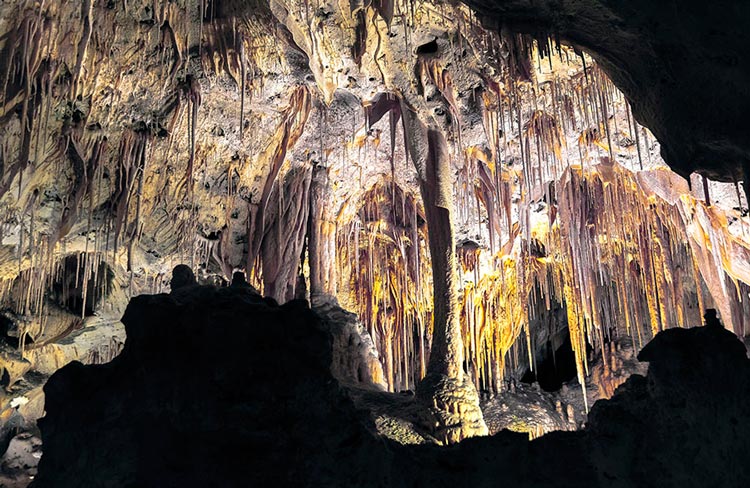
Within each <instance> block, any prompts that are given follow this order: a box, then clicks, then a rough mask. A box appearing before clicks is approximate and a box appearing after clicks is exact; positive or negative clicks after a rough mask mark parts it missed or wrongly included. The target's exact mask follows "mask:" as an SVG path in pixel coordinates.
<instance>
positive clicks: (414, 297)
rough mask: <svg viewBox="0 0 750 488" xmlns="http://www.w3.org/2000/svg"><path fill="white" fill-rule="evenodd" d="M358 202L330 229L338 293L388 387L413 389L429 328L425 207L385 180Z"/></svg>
mask: <svg viewBox="0 0 750 488" xmlns="http://www.w3.org/2000/svg"><path fill="white" fill-rule="evenodd" d="M362 202H363V204H362V206H361V208H360V210H359V212H358V213H357V215H356V216H355V218H354V219H353V220H352V222H351V223H349V224H348V225H345V226H342V227H340V228H339V230H338V234H337V243H338V244H337V248H338V252H337V254H336V258H337V263H336V264H337V269H338V273H337V274H338V276H339V279H340V280H342V282H341V283H340V284H339V300H340V301H341V303H342V304H346V305H347V306H348V307H349V308H352V309H353V310H354V311H356V312H357V313H358V315H359V316H360V318H361V320H362V321H363V323H364V325H365V326H366V328H367V330H368V332H369V333H370V335H371V336H372V338H373V342H374V344H375V347H376V348H377V350H378V352H379V354H380V358H381V361H382V362H383V366H384V373H385V377H386V378H385V379H386V382H387V384H388V387H389V388H390V389H391V390H394V391H400V390H406V389H413V388H414V387H415V386H416V383H417V381H419V380H420V379H421V378H422V377H423V376H424V374H425V368H426V365H427V358H428V356H429V350H428V347H429V336H430V333H431V328H432V286H431V272H430V268H429V256H428V254H427V245H426V242H427V241H426V239H427V235H426V228H425V227H426V226H425V225H424V213H423V210H422V209H421V204H420V203H419V202H418V200H417V199H415V197H414V195H410V194H408V193H406V192H404V191H403V190H402V189H401V188H400V187H399V186H398V185H397V184H395V183H394V182H393V181H392V180H390V179H384V180H383V181H381V182H380V183H378V184H376V185H375V186H374V187H372V188H371V189H370V190H369V191H367V192H365V194H364V195H363V198H362ZM346 276H348V277H349V280H348V282H347V281H343V277H346Z"/></svg>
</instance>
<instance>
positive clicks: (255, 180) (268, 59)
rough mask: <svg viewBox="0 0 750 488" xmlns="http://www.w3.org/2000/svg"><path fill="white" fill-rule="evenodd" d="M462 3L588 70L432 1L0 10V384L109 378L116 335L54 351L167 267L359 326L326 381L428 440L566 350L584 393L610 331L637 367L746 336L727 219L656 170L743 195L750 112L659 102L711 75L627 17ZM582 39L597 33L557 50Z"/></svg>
mask: <svg viewBox="0 0 750 488" xmlns="http://www.w3.org/2000/svg"><path fill="white" fill-rule="evenodd" d="M470 3H471V2H470ZM477 5H478V6H479V8H480V9H483V12H484V14H485V19H484V20H485V21H488V22H489V21H490V20H491V19H490V18H491V17H492V16H493V15H500V14H502V15H503V16H504V18H505V19H506V21H507V22H508V23H509V24H510V25H511V26H514V27H518V28H519V29H521V30H524V29H526V28H527V27H528V28H529V29H531V30H532V31H533V32H534V33H537V32H539V31H540V30H542V31H546V30H549V32H550V33H551V34H553V35H554V34H556V33H559V34H560V35H561V38H562V39H563V40H567V41H569V42H570V43H573V44H574V45H576V46H582V47H584V48H586V50H587V52H589V53H591V55H592V56H593V58H594V59H593V60H592V58H589V57H588V56H587V57H585V58H583V57H579V56H578V55H577V54H576V52H574V51H573V50H572V49H569V48H568V47H565V46H558V45H557V43H555V42H549V41H548V40H547V38H546V37H544V36H542V37H541V38H540V40H538V41H536V44H535V43H534V42H532V40H531V39H530V38H529V37H528V36H522V35H516V34H510V33H508V32H503V33H502V34H499V33H498V32H496V31H493V30H491V29H485V28H483V27H482V26H481V25H480V22H479V20H478V19H477V16H476V15H474V14H473V13H472V12H471V11H470V10H469V9H468V8H466V7H465V6H461V5H446V4H437V3H431V2H395V3H388V2H386V3H382V4H358V3H357V2H355V3H352V4H340V3H331V4H316V5H313V4H309V3H306V2H298V1H296V0H289V1H277V0H273V1H270V2H257V3H254V2H246V1H240V0H221V1H219V0H205V1H204V0H201V1H199V2H193V1H187V0H178V1H174V2H153V1H151V0H148V1H146V0H133V1H128V2H109V3H107V2H97V1H86V2H82V3H81V4H77V3H76V2H64V3H62V2H51V3H49V2H43V3H34V2H29V1H26V0H15V1H12V2H6V3H3V5H2V6H0V18H2V19H3V21H2V23H0V34H3V35H2V37H0V81H1V82H2V89H1V90H0V134H2V144H0V162H1V163H2V175H1V177H0V217H1V219H0V221H1V222H2V226H1V227H0V237H1V238H2V239H1V240H0V280H2V282H1V283H0V298H1V299H2V304H3V308H4V309H6V311H5V315H6V316H7V317H8V318H9V320H11V322H13V324H14V326H13V328H12V329H13V330H12V334H11V336H10V337H11V338H17V339H18V342H19V345H18V347H19V349H21V350H22V352H9V353H8V354H4V353H2V354H3V355H2V356H0V357H2V358H3V359H2V361H3V363H2V364H0V370H4V371H6V373H7V376H8V378H9V379H8V381H9V382H16V381H17V380H18V379H19V376H20V375H21V372H22V371H23V370H24V369H25V368H26V367H27V366H28V367H29V368H31V369H34V370H37V371H42V372H45V373H51V372H52V371H53V370H54V369H56V368H57V367H59V366H61V365H62V364H63V363H65V362H67V361H69V360H70V359H72V357H71V356H70V354H73V356H75V354H79V355H80V357H79V359H85V360H90V361H91V362H100V361H104V359H102V358H107V359H108V358H109V355H110V354H114V353H116V350H117V347H115V346H116V345H117V344H120V343H121V342H122V341H121V339H122V338H121V335H120V334H119V333H118V332H112V333H109V332H108V333H102V334H101V341H102V345H101V347H102V348H103V349H101V350H102V351H104V352H102V353H101V354H99V352H97V351H99V350H100V349H99V346H96V345H91V344H89V345H87V346H86V347H83V348H81V349H76V348H70V347H69V348H62V349H60V348H59V347H58V345H57V343H58V342H60V340H61V338H63V337H65V336H66V335H69V334H81V332H80V331H79V329H81V328H83V330H84V331H87V329H89V328H94V327H99V325H97V324H101V323H107V324H112V323H113V322H116V321H117V320H119V318H120V315H121V313H122V311H123V310H124V307H125V305H126V304H127V301H128V298H129V297H132V296H136V295H138V294H141V293H155V292H159V291H166V290H167V287H168V280H169V271H170V270H171V268H172V267H173V266H174V265H176V264H178V263H187V264H189V265H190V266H191V267H193V268H194V269H195V270H196V273H197V274H198V276H199V279H200V280H201V281H202V282H204V283H205V282H211V283H220V282H221V281H222V280H229V279H230V277H231V275H232V272H233V271H234V270H235V269H242V270H245V271H246V272H247V274H248V279H249V281H250V282H251V283H252V284H253V285H255V286H256V287H258V288H259V289H260V290H261V291H262V292H263V293H264V294H265V295H268V296H271V297H273V298H274V299H276V300H277V301H279V302H285V301H287V300H290V299H293V298H307V297H309V298H310V299H311V302H312V303H313V305H314V306H315V305H316V300H317V299H319V298H321V297H335V298H337V299H338V301H339V303H340V304H341V305H342V306H343V308H345V309H347V310H350V311H352V312H354V313H356V314H357V315H358V316H359V318H360V321H361V323H362V324H363V326H364V328H365V329H366V330H367V333H368V334H369V336H370V338H369V339H368V338H367V337H360V336H361V334H360V333H359V331H358V332H357V334H353V333H352V334H349V332H351V330H354V329H357V327H354V328H351V330H350V329H346V330H347V331H349V332H346V333H343V334H342V335H341V336H340V337H339V339H340V340H344V338H347V337H350V338H354V339H352V340H353V341H354V342H357V344H359V345H361V346H362V347H361V348H359V346H357V347H358V348H359V349H358V350H357V353H356V354H352V355H351V356H346V355H343V356H342V357H345V358H346V359H344V360H342V363H341V370H340V371H338V373H339V374H341V375H344V376H346V377H347V378H349V379H353V378H355V377H356V379H357V380H358V381H362V382H363V383H370V384H376V385H380V386H383V387H385V388H386V389H388V390H390V391H401V390H414V391H416V392H417V393H418V396H419V397H420V399H422V400H424V405H425V410H426V412H427V417H426V419H425V424H426V425H427V426H428V427H429V428H431V429H432V428H435V429H437V430H436V435H437V436H438V437H440V438H441V439H444V440H446V441H454V440H457V439H460V438H462V437H465V436H469V435H473V434H476V433H482V432H484V428H483V426H482V425H483V424H482V419H481V414H480V412H479V410H478V409H479V407H478V405H479V401H478V395H477V393H476V391H475V390H478V391H480V392H484V393H486V394H496V393H498V392H500V391H503V390H504V389H505V388H506V387H507V385H508V383H509V382H510V381H511V380H513V379H516V378H519V377H521V376H523V375H524V374H525V373H528V371H529V370H530V369H532V370H533V369H534V367H535V362H536V361H537V356H538V355H539V353H540V351H541V350H542V349H543V348H544V347H547V344H548V343H549V345H550V346H549V347H553V348H559V347H560V346H561V341H560V337H562V336H564V335H566V334H567V335H568V336H569V337H570V339H571V347H572V349H573V352H574V357H575V362H576V367H577V374H578V379H579V381H580V382H581V383H583V380H584V378H585V377H586V376H587V375H589V374H590V371H589V370H588V366H589V363H590V360H592V359H594V358H596V359H599V360H601V364H603V365H605V366H604V370H603V371H602V372H601V373H597V376H596V378H597V380H596V381H597V382H598V383H600V384H599V386H600V387H601V389H602V390H603V391H608V392H609V393H611V391H612V388H613V384H612V383H611V372H610V371H607V366H606V365H608V364H610V363H611V362H612V360H611V357H608V356H610V353H609V352H608V351H609V350H610V347H611V346H609V344H610V341H611V340H612V339H613V338H617V337H621V336H625V335H629V336H630V337H632V338H633V342H634V343H635V344H636V345H637V348H640V347H641V346H642V345H643V344H645V342H647V341H648V340H649V339H650V338H651V337H652V336H653V334H654V333H656V332H658V331H659V330H662V329H665V328H670V327H675V326H685V325H695V324H697V323H699V322H700V321H701V315H702V312H703V311H704V310H705V309H706V308H711V307H713V308H717V309H718V310H719V311H720V313H721V316H722V320H723V321H724V323H725V324H726V325H727V327H728V328H730V329H731V330H733V331H734V332H735V333H736V334H737V335H740V336H744V335H747V334H748V324H747V323H746V317H747V316H748V312H749V311H750V310H749V309H748V306H750V305H748V304H750V301H749V300H748V299H747V298H748V291H749V289H748V283H750V268H749V267H748V264H747V263H749V262H750V259H749V258H750V256H749V254H750V245H748V240H749V238H748V235H749V234H748V233H750V223H748V221H747V218H745V217H743V216H742V209H743V208H746V207H747V201H746V199H743V198H741V196H740V194H741V193H742V192H741V191H740V190H739V187H737V191H736V192H735V189H734V188H732V187H731V185H729V186H727V187H724V186H722V185H718V184H715V183H712V184H711V185H712V186H711V191H707V192H706V193H705V195H706V196H704V193H703V185H704V183H705V181H704V182H700V181H699V180H696V181H695V182H694V188H693V190H691V189H690V188H689V187H688V186H687V185H686V184H685V182H684V180H682V179H681V178H679V177H677V176H676V175H675V174H674V173H672V172H671V171H669V169H667V168H666V167H665V166H663V163H662V160H661V159H660V157H659V156H658V154H659V149H660V148H661V149H662V153H663V154H664V156H665V159H666V161H667V163H669V164H670V165H671V167H672V168H673V169H675V170H676V171H677V172H679V173H680V174H682V175H684V176H689V175H690V173H691V172H692V171H693V170H696V169H700V170H701V171H703V172H704V173H706V174H708V175H709V176H711V177H712V178H717V179H721V180H724V181H732V179H733V178H734V179H735V180H742V179H745V178H744V176H743V173H742V171H741V167H742V164H741V163H742V161H746V159H747V157H746V156H747V148H748V144H747V141H746V139H743V138H745V137H746V134H745V132H746V131H744V129H743V127H744V125H743V124H741V123H740V120H741V117H740V115H738V114H744V113H746V112H747V111H748V110H747V105H746V103H747V100H748V99H750V97H748V96H744V94H745V92H743V91H741V90H740V91H738V92H737V95H736V98H735V99H733V100H732V101H731V102H728V101H727V100H726V98H725V96H726V93H727V92H729V90H713V91H712V90H703V89H702V88H701V87H703V86H704V85H703V84H702V83H699V82H695V83H679V84H678V85H679V86H677V87H676V85H675V83H674V82H675V81H682V80H685V79H696V80H702V81H705V82H706V83H708V82H712V83H713V81H712V80H706V77H707V76H712V75H710V74H708V73H705V72H701V73H699V74H700V76H699V77H695V78H694V77H692V76H689V71H690V70H698V68H697V67H696V66H695V65H694V63H692V62H690V61H689V60H678V61H675V62H669V63H666V62H665V58H666V56H667V55H668V54H669V53H670V50H669V46H670V45H673V44H674V43H671V44H670V42H671V41H670V42H666V40H665V42H664V43H662V44H653V43H639V42H638V38H637V37H633V35H634V34H632V29H631V28H633V27H634V24H635V23H636V21H637V20H638V19H642V20H643V19H645V20H648V19H649V18H652V17H653V16H654V15H657V14H658V12H656V11H655V10H653V9H655V8H656V7H649V6H646V5H645V4H644V5H642V6H641V8H638V7H637V6H636V7H633V12H631V13H632V14H633V15H629V12H621V11H619V10H617V9H615V8H614V7H609V6H607V7H606V9H605V6H602V5H601V4H600V2H598V1H596V0H581V1H576V2H567V3H566V8H569V9H572V10H571V11H573V12H574V13H576V14H580V15H579V16H578V17H576V18H578V19H579V21H580V25H578V24H576V25H573V21H563V20H560V19H562V18H563V17H564V16H563V17H549V18H548V17H547V15H548V14H549V5H548V4H547V3H546V2H534V3H533V6H531V4H529V3H528V2H525V1H521V0H518V1H508V2H495V4H493V5H491V6H490V5H483V4H480V3H479V2H477ZM622 8H625V7H622ZM690 8H693V6H692V2H691V7H690ZM695 8H697V7H695ZM705 8H708V7H705ZM732 8H736V9H737V12H739V14H738V15H734V16H733V19H734V21H736V22H741V19H742V18H743V16H742V15H740V14H742V12H741V10H742V8H744V7H741V6H735V7H732ZM618 9H619V7H618ZM636 11H637V12H636ZM727 11H729V10H727ZM687 12H693V11H692V10H690V9H687V8H686V9H685V11H684V12H679V13H677V14H676V17H674V19H673V18H672V17H671V16H669V15H666V14H665V15H666V17H665V19H666V20H665V22H667V23H668V24H669V25H671V23H672V20H674V23H675V24H677V23H679V22H678V20H679V19H681V18H682V17H683V15H684V14H685V13H687ZM704 13H705V12H704ZM600 14H601V15H600ZM605 14H606V15H605ZM626 14H628V15H626ZM602 15H604V16H605V17H604V18H603V17H602ZM564 18H567V17H564ZM706 18H707V19H710V18H711V16H710V15H709V16H707V17H706ZM617 19H625V20H624V21H623V23H617V22H616V21H617ZM633 19H635V20H633ZM645 20H644V22H645ZM526 21H528V22H526ZM534 21H536V22H538V23H537V24H534ZM555 22H561V23H562V24H560V25H558V24H556V23H555ZM567 22H571V25H568V24H567ZM612 22H614V23H615V24H616V25H618V26H619V27H618V29H619V30H617V31H616V33H617V35H614V34H613V35H611V36H609V35H607V36H605V35H601V36H599V35H596V33H600V32H602V28H603V27H602V26H607V25H611V24H612ZM577 25H578V26H577ZM587 25H595V26H597V27H596V29H594V30H593V31H591V32H589V34H590V35H596V38H585V39H584V38H581V37H580V36H577V35H576V34H577V33H580V32H582V31H583V30H585V29H584V27H586V26H587ZM644 25H647V27H648V28H647V29H645V30H643V32H644V34H643V35H645V36H647V37H648V36H652V35H655V34H654V32H652V31H654V29H656V30H659V31H660V32H661V31H663V29H657V28H656V27H654V28H653V29H652V26H651V24H648V23H646V24H644ZM690 25H691V24H690ZM537 26H538V27H539V28H537ZM582 26H583V27H582ZM665 32H666V33H665V34H663V35H664V36H669V35H671V32H672V31H669V30H667V31H665ZM699 32H703V31H702V30H700V31H699ZM621 34H622V35H621ZM675 35H676V34H675ZM723 35H724V34H721V35H719V37H718V38H717V39H718V40H717V39H714V38H711V39H712V40H711V42H710V43H709V44H707V45H706V46H707V47H705V48H701V49H700V50H698V51H697V52H698V54H699V55H700V59H701V60H703V61H706V62H710V63H711V66H713V65H715V64H716V63H717V61H715V60H712V58H711V56H710V54H711V53H712V52H713V51H714V50H715V48H716V45H717V44H721V43H722V42H721V41H720V38H722V36H723ZM742 35H744V34H742ZM553 37H554V36H553ZM698 37H700V36H698ZM703 37H705V36H703ZM701 38H702V37H701ZM667 40H668V39H667ZM624 41H627V45H628V46H636V47H637V49H633V50H632V51H630V50H628V52H627V54H628V55H627V57H621V56H618V53H620V54H622V53H624V50H625V48H623V47H622V45H621V43H622V42H624ZM675 42H676V41H675ZM686 42H687V41H686ZM613 43H614V44H616V45H615V47H617V49H615V50H610V49H608V48H609V47H610V46H611V45H613ZM618 43H620V44H618ZM695 43H698V41H696V40H693V39H690V42H689V44H688V47H686V48H684V49H690V47H689V45H693V44H695ZM737 45H739V44H727V46H726V51H725V52H726V53H727V56H729V57H730V58H732V59H735V58H736V60H737V64H736V66H737V67H738V73H739V74H738V76H739V75H743V76H744V73H745V71H742V70H741V69H740V68H742V67H743V66H745V60H746V56H747V53H745V52H744V51H742V52H739V51H737V48H736V46H737ZM694 47H695V46H694ZM597 48H598V49H597ZM649 49H653V51H649ZM594 61H596V62H594ZM618 63H619V64H618ZM639 63H640V64H639ZM710 71H711V70H708V72H710ZM740 71H741V73H740ZM746 71H747V72H750V70H746ZM659 73H661V74H663V75H664V76H665V77H668V78H665V79H666V80H667V82H666V83H659V82H658V81H659V80H656V81H654V76H661V75H659ZM608 75H609V76H611V77H612V80H613V81H610V79H609V78H608V77H607V76H608ZM729 76H731V73H729V72H728V71H725V70H723V69H722V71H721V76H719V77H718V81H717V83H718V82H719V81H721V80H724V81H726V79H727V77H729ZM740 78H741V77H739V78H737V79H740ZM613 82H614V83H615V84H616V85H617V86H615V84H613ZM706 86H708V85H706ZM743 86H744V85H743ZM618 88H619V89H622V90H623V92H624V93H625V96H623V94H622V93H621V92H620V91H619V90H618ZM744 89H745V88H742V90H744ZM698 90H702V91H701V92H700V93H699V92H698ZM712 93H714V94H716V93H719V95H718V98H711V103H708V102H707V101H706V97H713V96H714V95H711V94H712ZM693 95H695V96H693ZM626 97H627V100H626ZM685 100H689V101H690V103H688V102H685ZM631 105H632V108H631ZM719 105H720V106H721V107H722V109H721V110H712V115H710V116H708V115H706V114H705V113H704V112H705V110H706V108H707V107H711V106H719ZM688 120H689V121H691V123H690V124H687V122H686V121H688ZM639 122H643V123H645V124H646V125H648V127H649V128H650V129H651V131H649V130H648V129H645V128H644V127H642V126H641V125H639ZM652 132H653V133H652ZM654 135H655V136H656V137H657V138H658V140H659V142H660V143H662V144H661V145H660V144H659V143H657V142H656V140H655V137H654ZM743 155H744V156H743ZM743 157H744V158H745V159H744V160H743V159H742V158H743ZM717 160H721V161H726V163H720V162H716V161H717ZM738 168H740V169H738ZM711 195H712V196H713V197H712V203H713V205H712V206H708V205H706V203H707V202H704V200H706V199H707V197H708V196H711ZM738 198H739V202H738V201H737V199H738ZM735 207H738V208H739V209H737V208H735ZM321 303H322V302H321ZM566 329H567V332H566ZM76 331H78V332H76ZM87 332H88V331H87ZM76 337H78V335H76ZM358 341H359V342H358ZM369 341H371V343H372V347H370V342H369ZM84 342H86V341H84ZM109 344H113V346H112V347H109ZM341 345H342V348H343V347H344V345H343V343H342V344H341ZM89 346H91V347H89ZM63 349H64V352H60V351H62V350H63ZM105 349H106V351H105ZM71 351H74V353H71ZM92 351H93V352H92ZM360 353H361V354H360ZM21 354H23V357H21V356H20V355H21ZM100 356H101V357H100ZM589 356H590V357H589ZM24 358H25V359H24ZM375 358H377V360H378V361H380V367H378V365H377V364H376V363H375V362H374V361H375V360H376V359H375ZM24 361H28V365H27V363H25V362H24ZM6 362H7V366H5V363H6ZM430 375H431V377H429V376H430ZM426 376H428V381H425V382H423V383H420V382H422V380H423V378H425V377H426ZM420 386H421V387H420ZM428 387H429V388H428ZM584 398H586V399H587V397H586V396H584ZM7 400H8V401H4V403H3V405H6V404H8V403H9V400H10V399H7ZM459 420H460V421H461V422H465V425H461V426H460V427H458V428H456V429H453V430H451V428H448V429H447V430H446V431H445V432H441V433H440V434H438V433H437V432H438V431H440V430H441V429H442V427H445V426H449V425H455V424H456V422H458V421H459ZM459 423H460V422H459ZM441 426H442V427H441Z"/></svg>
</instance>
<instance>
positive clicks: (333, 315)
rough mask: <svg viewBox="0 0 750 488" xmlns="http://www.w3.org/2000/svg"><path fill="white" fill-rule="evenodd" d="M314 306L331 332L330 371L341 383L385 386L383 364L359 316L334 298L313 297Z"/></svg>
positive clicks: (378, 387)
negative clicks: (341, 305) (340, 304)
mask: <svg viewBox="0 0 750 488" xmlns="http://www.w3.org/2000/svg"><path fill="white" fill-rule="evenodd" d="M313 308H314V310H315V311H316V312H317V313H318V315H319V316H320V317H321V323H322V324H323V326H324V327H326V328H327V329H328V331H329V332H330V333H331V336H332V339H333V343H332V350H331V353H332V355H333V358H332V361H331V373H332V374H333V376H334V378H336V379H337V380H338V381H339V382H341V383H349V384H357V385H364V386H371V387H374V388H376V389H380V390H384V389H386V388H387V385H386V382H385V377H384V376H383V365H382V363H381V362H380V359H379V358H378V351H377V349H375V346H374V345H373V343H372V338H371V337H370V335H369V334H368V333H367V331H366V330H365V328H364V326H363V325H362V322H361V321H360V320H359V318H358V317H357V316H356V315H355V314H353V313H351V312H347V311H346V310H344V309H343V308H341V307H340V306H339V304H338V303H337V302H336V299H335V298H333V297H326V298H322V297H316V298H315V299H314V300H313Z"/></svg>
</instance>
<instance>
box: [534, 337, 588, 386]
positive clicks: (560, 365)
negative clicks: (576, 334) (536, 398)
mask: <svg viewBox="0 0 750 488" xmlns="http://www.w3.org/2000/svg"><path fill="white" fill-rule="evenodd" d="M534 359H535V366H534V369H533V370H532V369H528V370H527V371H526V373H524V375H523V376H522V377H521V381H522V382H524V383H528V384H532V383H534V382H535V381H536V382H538V383H539V386H540V387H541V388H542V389H543V390H544V391H548V392H555V391H558V390H560V388H562V385H563V383H567V382H569V381H571V380H573V379H574V378H575V377H576V371H577V370H576V358H575V354H573V345H572V344H571V342H570V332H569V331H568V329H565V330H564V332H563V333H562V344H560V345H559V346H558V347H554V346H553V345H552V342H551V341H547V342H546V343H545V344H544V346H542V347H540V348H538V349H537V351H536V353H535V358H534Z"/></svg>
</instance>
